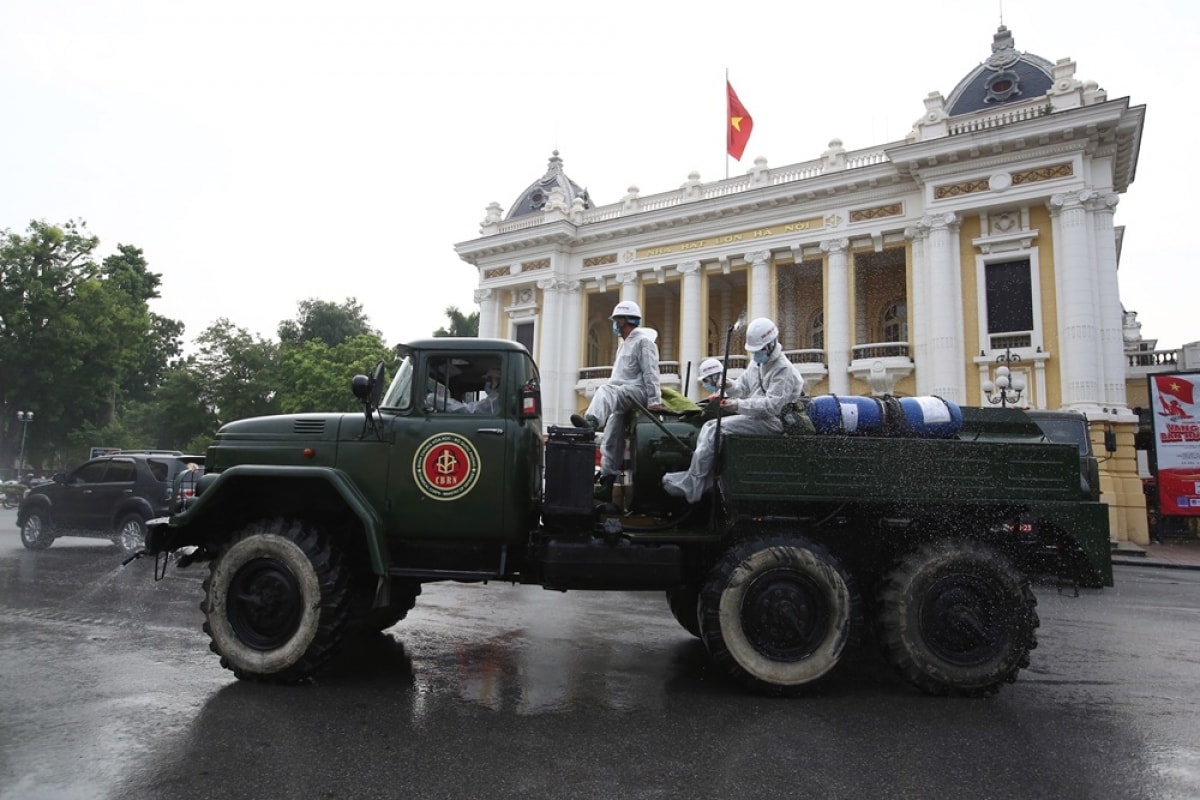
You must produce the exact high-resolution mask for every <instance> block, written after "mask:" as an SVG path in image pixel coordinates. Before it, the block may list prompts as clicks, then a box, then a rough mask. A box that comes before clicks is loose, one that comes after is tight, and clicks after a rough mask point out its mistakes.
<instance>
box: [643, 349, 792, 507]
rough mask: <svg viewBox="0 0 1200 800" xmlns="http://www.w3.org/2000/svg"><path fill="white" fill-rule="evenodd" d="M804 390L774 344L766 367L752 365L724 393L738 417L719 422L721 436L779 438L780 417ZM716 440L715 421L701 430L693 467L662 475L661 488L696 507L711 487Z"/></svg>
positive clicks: (790, 366)
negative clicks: (735, 408) (769, 436)
mask: <svg viewBox="0 0 1200 800" xmlns="http://www.w3.org/2000/svg"><path fill="white" fill-rule="evenodd" d="M803 389H804V384H803V383H802V382H801V381H800V376H799V375H797V374H796V370H795V369H793V368H792V363H791V362H790V361H788V360H787V356H785V355H784V354H783V348H782V347H780V346H779V344H778V342H777V343H776V344H775V349H774V350H773V351H772V352H771V355H770V357H769V358H768V359H767V363H765V364H761V365H760V364H756V363H753V362H751V364H750V367H749V368H748V369H747V370H746V371H745V372H743V373H742V374H741V376H739V377H738V379H737V381H736V382H734V384H733V387H732V388H730V389H729V391H727V392H726V397H728V398H730V399H736V400H737V414H736V415H734V416H729V417H725V418H724V419H722V420H721V436H722V437H724V436H725V435H726V434H731V435H734V436H737V435H739V434H740V435H742V436H753V435H762V434H768V433H779V434H782V433H783V422H781V421H780V419H779V415H780V413H782V412H783V407H784V406H785V405H787V404H788V403H794V402H796V401H797V400H798V399H799V398H800V393H801V392H802V391H803ZM712 402H716V401H715V400H713V401H712ZM716 438H717V420H715V419H710V420H709V421H708V422H706V423H704V426H703V427H702V428H700V436H699V437H698V438H697V440H696V451H695V452H694V453H692V463H691V466H690V467H688V469H687V471H686V472H668V473H667V474H666V475H663V479H662V483H663V488H664V489H666V490H667V492H668V493H669V494H674V495H676V496H683V497H685V498H687V501H688V502H689V503H695V502H696V501H698V500H699V499H700V497H701V495H703V494H704V493H705V492H706V491H708V489H709V488H711V487H712V477H713V476H712V466H713V458H714V457H715V456H716V441H715V440H716Z"/></svg>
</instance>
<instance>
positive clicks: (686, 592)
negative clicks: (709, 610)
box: [667, 586, 701, 639]
mask: <svg viewBox="0 0 1200 800" xmlns="http://www.w3.org/2000/svg"><path fill="white" fill-rule="evenodd" d="M699 603H700V588H699V587H697V586H684V587H682V588H679V589H667V605H668V606H670V607H671V614H672V615H673V616H674V617H675V621H676V622H678V623H679V624H680V625H682V626H683V629H684V630H685V631H687V632H688V633H690V634H691V635H692V636H695V637H696V638H697V639H699V638H701V637H700V611H699V608H698V605H699Z"/></svg>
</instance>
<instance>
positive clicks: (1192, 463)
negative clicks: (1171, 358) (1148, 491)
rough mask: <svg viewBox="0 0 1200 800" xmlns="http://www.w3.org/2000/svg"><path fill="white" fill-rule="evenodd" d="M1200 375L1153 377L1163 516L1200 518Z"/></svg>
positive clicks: (1151, 378) (1151, 400) (1153, 401)
mask: <svg viewBox="0 0 1200 800" xmlns="http://www.w3.org/2000/svg"><path fill="white" fill-rule="evenodd" d="M1197 399H1200V372H1192V373H1183V374H1179V373H1173V374H1167V375H1151V376H1150V406H1151V409H1152V411H1153V414H1154V452H1155V455H1156V457H1157V460H1158V502H1159V509H1160V510H1161V513H1162V514H1163V516H1200V406H1197V405H1196V400H1197Z"/></svg>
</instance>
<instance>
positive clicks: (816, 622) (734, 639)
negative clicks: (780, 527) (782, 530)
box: [700, 535, 856, 695]
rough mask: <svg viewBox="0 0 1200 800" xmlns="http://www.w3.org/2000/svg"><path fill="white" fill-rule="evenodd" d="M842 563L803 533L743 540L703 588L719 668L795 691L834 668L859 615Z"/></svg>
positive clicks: (705, 633) (706, 631)
mask: <svg viewBox="0 0 1200 800" xmlns="http://www.w3.org/2000/svg"><path fill="white" fill-rule="evenodd" d="M855 603H856V600H855V595H854V592H853V590H852V589H851V585H850V580H849V578H848V577H847V576H846V573H845V572H844V571H843V570H842V567H841V565H839V564H838V562H837V560H836V559H834V557H833V556H832V555H830V554H829V553H828V552H826V551H825V549H824V548H822V547H820V546H819V545H816V544H814V543H812V542H809V541H808V540H806V539H803V538H801V537H798V536H787V535H776V536H765V537H759V538H755V539H750V540H748V541H744V542H742V543H740V544H737V545H735V546H734V547H733V548H731V549H730V550H729V552H728V553H726V554H725V556H724V558H722V559H721V561H720V562H719V563H718V564H717V566H716V567H714V569H713V572H712V575H711V577H710V579H709V581H708V583H707V584H706V585H705V587H704V589H703V590H702V591H701V593H700V631H701V638H702V639H703V640H704V645H705V647H707V648H708V652H709V654H710V655H711V656H712V659H713V662H714V663H715V664H716V665H717V667H718V668H720V669H721V670H723V671H724V672H726V673H727V674H729V675H730V676H732V677H733V678H734V679H735V680H737V681H738V682H740V683H741V684H743V685H744V686H746V687H748V688H750V689H752V690H754V691H758V692H762V693H763V694H768V695H779V694H785V695H793V694H797V693H798V692H799V691H800V690H801V688H802V687H803V686H804V685H805V684H807V683H810V682H812V681H815V680H816V679H818V678H820V677H821V676H823V675H825V673H827V672H829V670H831V669H833V667H834V666H835V665H836V664H837V663H838V660H839V659H840V658H841V656H842V651H843V650H844V649H845V646H846V642H847V639H848V638H849V635H850V630H851V624H852V621H853V619H854V617H855Z"/></svg>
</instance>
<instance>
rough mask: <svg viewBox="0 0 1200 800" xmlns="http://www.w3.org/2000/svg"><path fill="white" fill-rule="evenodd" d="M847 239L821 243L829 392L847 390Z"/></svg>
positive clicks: (848, 390) (848, 361)
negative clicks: (825, 260) (824, 260)
mask: <svg viewBox="0 0 1200 800" xmlns="http://www.w3.org/2000/svg"><path fill="white" fill-rule="evenodd" d="M849 247H850V240H849V239H829V240H827V241H824V242H821V252H823V253H828V254H829V260H828V264H827V266H826V268H825V285H826V286H827V287H829V290H828V296H829V303H828V305H827V306H826V307H825V359H826V361H827V362H828V364H829V392H830V394H849V393H850V299H849V298H850V286H849V278H848V276H847V274H846V251H847V249H848V248H849Z"/></svg>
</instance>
